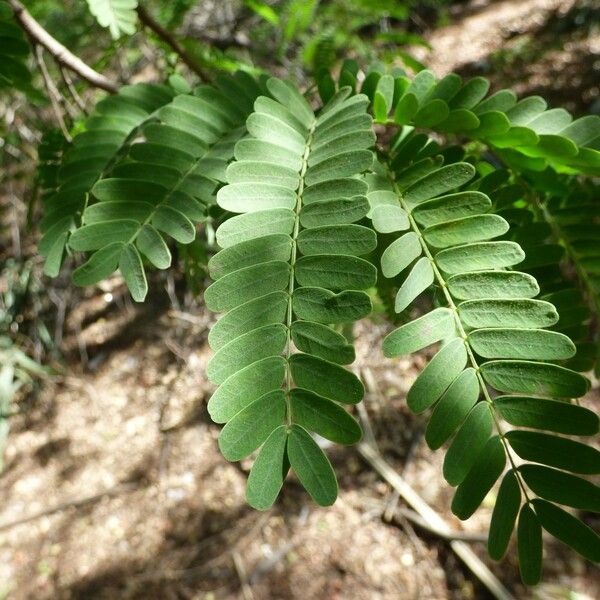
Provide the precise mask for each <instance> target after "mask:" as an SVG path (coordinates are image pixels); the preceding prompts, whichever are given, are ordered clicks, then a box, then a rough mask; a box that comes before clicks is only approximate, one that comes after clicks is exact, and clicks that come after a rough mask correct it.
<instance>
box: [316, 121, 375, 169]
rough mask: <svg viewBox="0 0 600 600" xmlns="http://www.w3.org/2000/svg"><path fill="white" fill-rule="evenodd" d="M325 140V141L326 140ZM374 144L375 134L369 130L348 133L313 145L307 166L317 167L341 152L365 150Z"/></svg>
mask: <svg viewBox="0 0 600 600" xmlns="http://www.w3.org/2000/svg"><path fill="white" fill-rule="evenodd" d="M325 139H326V140H327V138H325ZM374 143H375V134H374V133H373V131H372V129H371V128H369V129H362V130H361V129H359V130H354V131H350V132H348V133H345V134H343V135H340V136H338V137H335V138H334V139H331V140H329V141H325V142H323V141H322V142H321V143H316V144H313V145H312V148H311V152H310V155H309V157H308V166H309V167H313V166H315V165H318V164H319V163H321V162H323V161H325V160H329V159H331V158H333V157H335V156H337V155H339V154H340V153H341V152H351V151H356V150H366V149H367V148H370V147H371V146H372V145H373V144H374Z"/></svg>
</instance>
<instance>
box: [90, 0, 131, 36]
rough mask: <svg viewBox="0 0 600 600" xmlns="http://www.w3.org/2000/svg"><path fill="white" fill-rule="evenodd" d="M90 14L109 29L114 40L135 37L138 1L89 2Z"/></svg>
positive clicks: (94, 0) (103, 0) (108, 0)
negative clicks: (122, 36) (124, 34)
mask: <svg viewBox="0 0 600 600" xmlns="http://www.w3.org/2000/svg"><path fill="white" fill-rule="evenodd" d="M87 3H88V6H89V8H90V12H91V13H92V14H93V15H94V17H96V20H97V21H98V23H99V24H100V26H101V27H107V28H108V29H109V31H110V35H111V36H112V37H113V39H115V40H116V39H118V38H119V37H121V34H123V33H126V34H127V35H133V34H134V33H135V30H136V25H137V13H136V11H135V9H136V8H137V4H138V3H137V0H87Z"/></svg>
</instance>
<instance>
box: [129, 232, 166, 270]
mask: <svg viewBox="0 0 600 600" xmlns="http://www.w3.org/2000/svg"><path fill="white" fill-rule="evenodd" d="M135 243H136V246H137V247H138V250H139V251H140V252H141V253H142V254H143V255H144V256H146V257H147V258H148V260H149V261H150V262H151V263H152V264H153V265H154V266H155V267H156V268H157V269H167V268H169V267H170V266H171V252H170V251H169V247H168V246H167V244H166V242H165V240H164V239H163V237H162V235H160V233H158V231H156V229H154V227H152V225H148V224H145V225H144V226H143V227H142V229H140V232H139V233H138V235H137V238H136V240H135Z"/></svg>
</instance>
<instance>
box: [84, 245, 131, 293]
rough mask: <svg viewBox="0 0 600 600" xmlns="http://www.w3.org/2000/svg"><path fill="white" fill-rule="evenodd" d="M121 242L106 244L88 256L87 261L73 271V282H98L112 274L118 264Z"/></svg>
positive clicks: (89, 283)
mask: <svg viewBox="0 0 600 600" xmlns="http://www.w3.org/2000/svg"><path fill="white" fill-rule="evenodd" d="M122 249H123V244H121V243H119V242H116V243H114V244H108V245H107V246H104V248H101V249H100V250H97V251H96V252H94V254H92V255H91V256H90V258H89V259H88V260H87V262H85V263H83V264H82V265H81V266H80V267H78V268H77V269H75V270H74V271H73V283H74V284H75V285H80V286H86V285H92V284H94V283H98V281H102V279H105V278H106V277H109V276H110V275H112V274H113V273H114V272H115V271H116V269H117V267H118V266H119V256H120V255H121V250H122Z"/></svg>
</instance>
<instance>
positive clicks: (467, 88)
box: [450, 77, 490, 108]
mask: <svg viewBox="0 0 600 600" xmlns="http://www.w3.org/2000/svg"><path fill="white" fill-rule="evenodd" d="M489 88H490V82H489V81H488V80H487V79H485V77H473V78H472V79H469V81H467V83H465V84H464V85H463V87H462V88H461V89H460V90H459V91H458V92H457V93H456V95H455V96H453V98H452V100H451V101H450V106H451V107H452V108H473V107H475V106H477V104H479V103H480V102H481V100H483V98H485V95H486V94H487V92H488V89H489Z"/></svg>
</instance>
